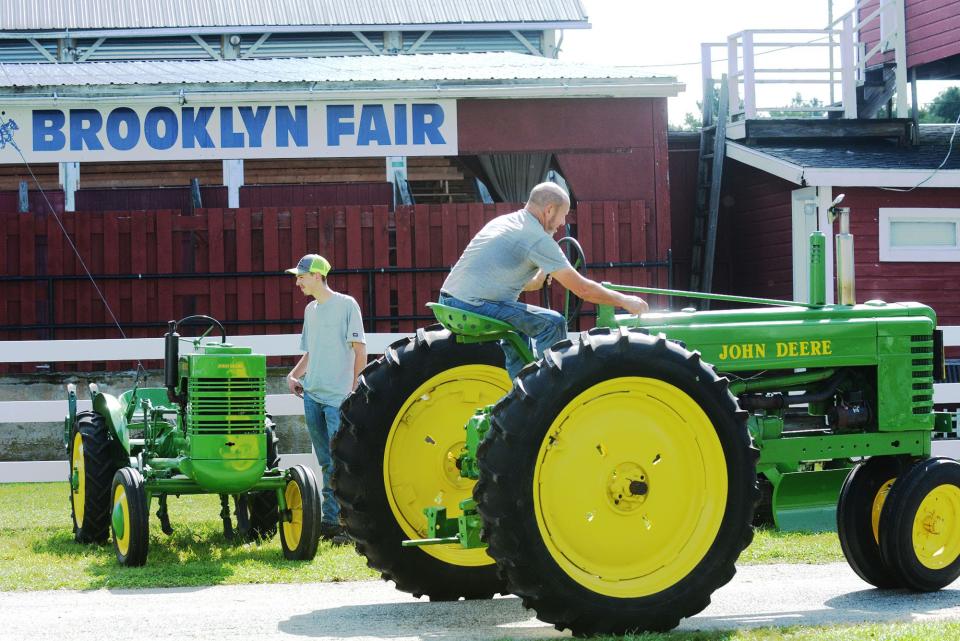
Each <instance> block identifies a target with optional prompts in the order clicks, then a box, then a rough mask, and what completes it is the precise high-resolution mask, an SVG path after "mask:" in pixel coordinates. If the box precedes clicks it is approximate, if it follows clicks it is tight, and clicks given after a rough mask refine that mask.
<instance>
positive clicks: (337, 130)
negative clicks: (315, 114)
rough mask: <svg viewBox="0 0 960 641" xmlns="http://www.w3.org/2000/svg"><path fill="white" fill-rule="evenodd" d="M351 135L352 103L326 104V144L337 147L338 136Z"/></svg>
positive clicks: (338, 144) (338, 142)
mask: <svg viewBox="0 0 960 641" xmlns="http://www.w3.org/2000/svg"><path fill="white" fill-rule="evenodd" d="M352 135H353V105H327V146H328V147H339V146H340V136H352Z"/></svg>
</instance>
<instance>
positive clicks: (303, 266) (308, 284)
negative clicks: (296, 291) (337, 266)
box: [286, 254, 330, 296]
mask: <svg viewBox="0 0 960 641" xmlns="http://www.w3.org/2000/svg"><path fill="white" fill-rule="evenodd" d="M286 272H287V273H288V274H293V275H294V276H296V277H297V287H299V288H300V291H302V292H303V293H304V294H306V295H307V296H316V294H317V292H318V291H320V290H321V289H323V287H324V286H325V285H326V284H327V274H329V273H330V263H329V262H328V261H327V259H326V258H324V257H323V256H321V255H319V254H307V255H306V256H304V257H303V258H301V259H300V262H299V263H297V266H296V267H291V268H290V269H288V270H286Z"/></svg>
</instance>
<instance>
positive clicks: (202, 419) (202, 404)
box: [187, 378, 265, 434]
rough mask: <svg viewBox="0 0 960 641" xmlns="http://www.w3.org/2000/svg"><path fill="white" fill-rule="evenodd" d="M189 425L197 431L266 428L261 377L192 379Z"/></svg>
mask: <svg viewBox="0 0 960 641" xmlns="http://www.w3.org/2000/svg"><path fill="white" fill-rule="evenodd" d="M189 398H190V402H189V403H188V404H187V428H188V429H189V430H190V431H191V432H193V433H197V434H256V433H261V432H263V431H264V411H265V409H264V381H263V379H261V378H194V379H190V383H189Z"/></svg>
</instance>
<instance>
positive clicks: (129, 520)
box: [110, 467, 150, 567]
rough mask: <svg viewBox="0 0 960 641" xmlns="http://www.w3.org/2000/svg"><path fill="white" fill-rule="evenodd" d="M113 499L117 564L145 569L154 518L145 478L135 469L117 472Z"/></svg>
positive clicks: (112, 516) (112, 517)
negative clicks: (152, 519) (148, 499)
mask: <svg viewBox="0 0 960 641" xmlns="http://www.w3.org/2000/svg"><path fill="white" fill-rule="evenodd" d="M111 496H113V502H112V505H113V510H112V514H111V519H110V521H111V527H110V529H111V530H113V549H114V551H115V552H116V553H117V561H119V562H120V565H126V566H131V567H136V566H141V565H144V564H145V563H146V562H147V552H148V550H149V547H150V514H149V512H148V509H149V508H148V507H147V492H146V490H145V489H144V487H143V476H142V475H141V474H140V472H139V471H137V470H135V469H134V468H132V467H124V468H121V469H119V470H117V473H116V474H115V475H114V477H113V489H112V491H111Z"/></svg>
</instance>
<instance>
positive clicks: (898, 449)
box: [334, 199, 960, 636]
mask: <svg viewBox="0 0 960 641" xmlns="http://www.w3.org/2000/svg"><path fill="white" fill-rule="evenodd" d="M839 200H840V199H838V200H837V201H835V202H834V205H833V207H831V210H830V212H831V215H836V214H837V213H839V214H840V215H841V233H840V234H839V235H838V236H837V242H838V245H837V252H836V254H837V256H838V269H837V283H838V288H837V291H838V296H837V298H838V301H839V302H838V304H830V305H828V304H826V301H825V298H826V296H825V291H826V285H827V283H826V279H825V276H824V273H825V268H824V258H823V257H824V251H823V248H824V236H823V234H822V233H820V232H815V233H814V234H812V235H811V243H810V278H811V281H810V291H811V300H810V302H795V301H782V300H772V299H764V298H752V297H741V296H730V295H718V294H709V293H698V292H684V291H675V290H664V289H657V288H648V287H633V286H628V285H614V284H610V283H604V285H605V286H606V287H608V288H610V289H613V290H619V291H625V292H635V293H642V294H652V295H659V296H667V297H674V298H683V299H708V300H710V299H712V300H715V301H724V302H730V303H742V304H745V305H749V307H744V308H739V309H730V310H718V311H709V310H702V311H696V310H694V309H684V310H683V311H679V312H663V313H647V314H643V315H642V316H632V315H617V314H615V313H614V312H615V310H614V309H613V308H612V307H610V306H604V305H600V306H598V315H597V327H596V328H594V329H592V330H590V331H589V332H584V333H581V334H579V335H571V336H570V337H569V338H567V339H565V340H561V341H559V342H557V343H556V344H554V345H553V346H551V347H550V348H549V349H548V350H545V351H544V350H541V351H542V355H541V358H540V359H539V360H533V359H531V360H530V362H529V363H528V365H527V366H525V367H524V368H523V369H522V370H521V371H520V373H519V375H518V376H517V377H516V378H515V379H514V380H513V381H512V385H510V387H509V389H508V390H507V391H506V393H501V392H499V390H501V389H503V386H504V382H503V378H504V377H503V373H502V372H503V370H502V369H498V367H501V368H502V362H503V361H502V356H500V357H499V359H498V358H497V356H498V354H496V353H495V352H496V350H494V351H490V349H486V348H490V347H495V342H496V341H506V342H509V343H511V344H513V345H515V346H516V345H521V344H522V342H523V341H522V339H521V338H520V337H519V336H518V335H517V334H516V333H515V332H513V331H512V328H511V327H510V326H509V325H508V324H505V323H503V322H502V321H499V320H496V319H493V318H487V317H483V316H479V315H477V314H474V313H472V312H470V311H465V310H463V309H459V308H455V307H449V306H443V305H436V304H431V307H432V309H433V312H434V314H435V316H436V317H437V320H438V321H440V326H433V327H428V328H424V329H421V330H419V331H418V332H417V335H416V336H415V337H414V338H412V339H405V340H403V341H398V342H397V343H395V344H393V345H391V346H390V347H389V348H388V350H387V352H386V353H385V354H384V356H383V357H381V358H380V359H378V361H377V362H375V363H372V364H371V365H369V366H368V367H367V368H366V369H365V370H364V372H363V373H362V374H361V377H360V381H359V385H358V388H357V390H356V391H355V392H354V393H353V394H352V395H351V396H350V397H348V398H347V401H346V402H345V403H344V406H343V420H344V428H343V429H341V432H340V434H339V435H338V437H337V439H336V440H335V442H334V453H335V456H336V458H337V466H338V467H337V473H336V475H335V477H334V478H335V487H334V490H335V492H336V494H337V496H338V498H339V499H340V501H341V504H342V505H343V506H344V508H343V517H344V519H345V522H346V525H347V529H348V531H349V532H350V534H351V536H353V537H354V538H355V539H357V540H358V541H359V542H361V543H362V546H360V549H361V551H362V552H363V553H364V554H365V555H366V556H367V560H368V563H369V565H370V566H371V567H374V568H377V569H380V570H381V572H382V573H383V577H384V578H385V579H389V580H393V581H394V582H395V583H396V585H397V587H398V588H399V589H401V590H405V591H409V592H412V593H413V594H414V595H421V594H428V595H430V596H431V597H432V598H441V599H451V598H458V597H465V598H477V597H482V596H487V595H490V594H492V593H494V592H512V593H515V594H517V595H518V596H520V597H522V598H523V600H524V605H525V606H527V607H531V608H533V609H535V610H536V611H537V615H538V616H539V617H540V618H541V619H543V620H546V621H549V622H551V623H553V624H555V625H556V627H557V628H558V629H564V628H569V629H571V630H572V631H573V633H574V634H575V635H577V636H582V635H589V634H624V633H628V632H633V631H641V630H643V631H664V630H669V629H671V628H673V627H675V626H676V625H677V624H678V623H679V621H680V620H681V619H682V618H684V617H689V616H693V615H694V614H696V613H698V612H700V611H701V610H703V609H704V608H705V607H706V606H707V605H708V604H709V602H710V595H711V594H712V593H713V591H715V590H716V589H717V588H719V587H721V586H722V585H724V584H725V583H727V582H728V581H729V580H730V579H731V578H732V577H733V575H734V573H735V571H736V569H735V562H736V560H737V558H738V557H739V555H740V553H741V551H742V550H743V549H744V548H746V547H747V546H748V545H749V544H750V541H751V539H752V536H753V524H754V521H755V517H757V516H762V517H765V519H764V520H773V522H774V523H775V524H776V525H777V526H778V527H780V528H781V529H790V530H824V529H836V530H837V532H838V535H839V538H840V543H841V547H842V548H843V552H844V555H845V556H846V558H847V561H848V563H849V564H850V567H851V568H852V569H853V570H854V571H855V572H856V573H857V574H858V575H859V576H860V577H861V578H863V579H864V580H865V581H866V582H867V583H869V584H872V585H874V586H876V587H879V588H908V589H912V590H916V591H933V590H938V589H940V588H942V587H944V586H945V585H949V584H950V583H952V582H953V581H954V580H956V579H957V578H958V577H960V464H958V463H957V462H956V461H954V460H951V459H946V458H935V457H933V458H932V457H931V443H932V441H933V439H934V438H947V437H956V429H955V427H954V425H953V417H952V415H950V414H948V413H945V412H937V411H935V410H934V407H933V385H934V381H935V380H937V379H939V378H942V375H943V363H944V361H943V344H942V338H941V335H940V333H939V331H938V330H937V329H936V316H935V314H934V312H933V310H932V309H931V308H929V307H928V306H926V305H922V304H919V303H912V302H907V303H885V302H882V301H868V302H866V303H863V304H856V303H855V300H854V295H853V273H852V264H853V262H852V236H850V235H849V233H848V231H849V227H848V219H847V215H848V211H846V210H840V209H839V208H838V207H837V205H838V204H839ZM572 244H573V245H575V244H576V243H572ZM581 254H582V252H581ZM582 258H583V257H582V255H581V256H580V260H578V261H577V263H578V264H582V263H584V262H585V260H582ZM571 264H574V261H571ZM519 351H520V352H521V353H523V350H519ZM497 372H499V373H498V374H497ZM371 453H377V454H379V453H382V457H383V460H382V461H378V460H374V461H373V462H372V463H371V462H370V461H369V457H370V456H371ZM471 490H472V491H471ZM765 512H767V513H766V514H764V513H765Z"/></svg>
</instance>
